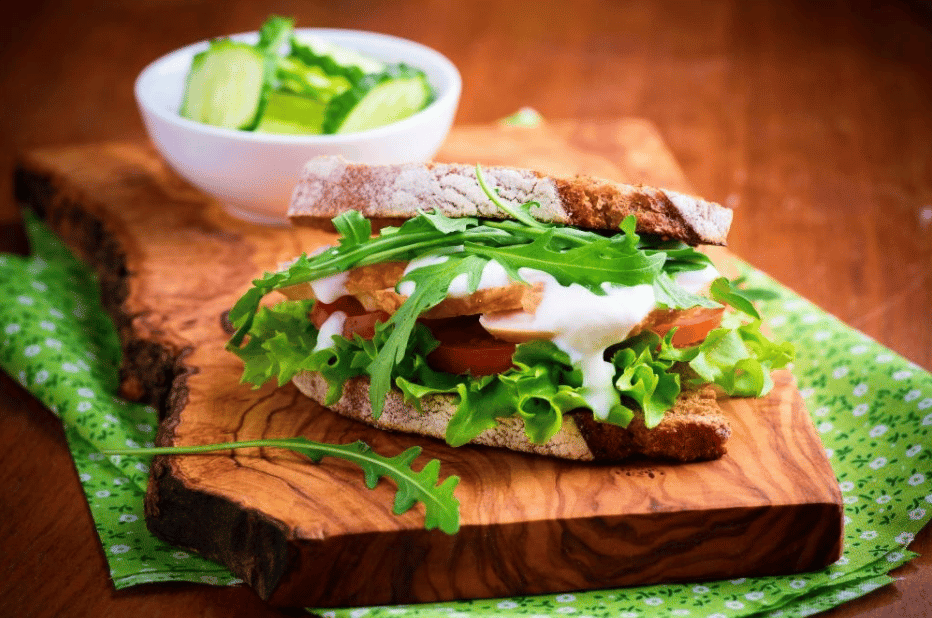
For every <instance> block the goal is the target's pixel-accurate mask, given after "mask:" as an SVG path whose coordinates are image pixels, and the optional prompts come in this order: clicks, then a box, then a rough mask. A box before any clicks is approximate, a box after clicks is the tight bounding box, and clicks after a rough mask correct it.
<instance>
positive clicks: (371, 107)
mask: <svg viewBox="0 0 932 618" xmlns="http://www.w3.org/2000/svg"><path fill="white" fill-rule="evenodd" d="M433 96H434V91H433V89H432V88H431V86H430V83H429V82H428V81H427V76H426V75H424V73H422V72H421V71H415V70H413V69H411V68H410V67H406V66H404V65H398V66H396V67H394V68H393V69H392V70H389V71H386V72H384V73H379V74H377V75H369V76H367V77H365V78H363V80H362V81H360V82H359V83H358V84H356V86H354V87H353V88H352V89H350V90H348V91H346V92H344V93H343V94H341V95H340V96H338V97H334V98H333V99H332V100H331V101H330V104H329V105H328V106H327V120H326V122H325V123H324V130H325V132H327V133H353V132H357V131H365V130H367V129H374V128H376V127H382V126H385V125H387V124H391V123H393V122H397V121H399V120H402V119H404V118H407V117H408V116H411V115H413V114H415V113H417V112H419V111H420V110H422V109H424V108H425V107H426V106H427V105H428V104H429V103H430V102H431V101H432V100H433Z"/></svg>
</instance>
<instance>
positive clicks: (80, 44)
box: [0, 0, 932, 617]
mask: <svg viewBox="0 0 932 618" xmlns="http://www.w3.org/2000/svg"><path fill="white" fill-rule="evenodd" d="M567 6H568V5H567V4H566V3H565V2H558V1H556V0H535V1H534V2H529V1H526V0H516V1H514V2H508V3H492V2H487V1H486V0H463V1H461V2H456V3H450V2H444V1H440V0H405V1H402V2H368V1H366V2H361V1H352V0H351V1H348V2H339V3H327V2H300V3H298V2H292V1H290V0H280V1H274V2H268V3H258V2H250V1H247V0H229V1H228V2H223V3H213V2H204V1H203V0H140V1H138V2H133V3H116V2H113V1H112V0H63V1H61V2H48V1H46V0H38V1H36V2H29V3H17V4H14V5H12V6H11V7H8V12H7V18H6V19H5V20H4V23H3V26H0V27H2V28H3V36H2V37H0V55H2V60H3V66H4V71H0V102H2V105H3V109H4V114H3V120H2V125H0V126H2V130H0V168H2V169H3V170H5V171H3V173H0V195H6V196H7V198H5V199H4V200H0V222H2V223H5V224H6V225H4V226H0V249H3V250H9V249H18V250H22V249H23V248H24V246H23V244H22V234H21V231H20V229H19V225H18V215H17V206H16V204H15V201H14V200H13V199H12V197H10V196H11V195H12V192H11V187H12V162H13V160H14V157H15V156H16V155H17V153H19V152H22V151H24V150H27V149H31V148H33V147H35V146H46V145H48V146H52V145H59V144H85V143H89V142H101V141H108V140H140V139H144V137H145V135H144V130H143V127H142V123H141V121H140V119H139V116H138V113H137V111H136V109H135V104H134V102H133V98H132V82H133V80H134V79H135V76H136V74H137V73H138V71H139V70H141V69H142V67H143V66H145V64H147V63H148V62H150V61H151V60H153V59H154V58H156V57H158V56H159V55H161V54H163V53H166V52H168V51H170V50H172V49H174V48H176V47H179V46H181V45H184V44H187V43H189V42H191V41H194V40H198V39H202V38H206V37H210V36H216V35H218V34H224V33H229V32H239V31H244V30H251V29H253V28H255V26H256V25H257V24H258V23H260V22H261V20H262V19H264V18H265V17H266V16H267V15H268V14H269V13H271V12H277V13H280V14H288V15H295V16H296V17H297V18H298V21H299V24H301V25H306V26H333V27H349V28H364V29H371V30H378V31H382V32H387V33H391V34H395V35H399V36H405V37H408V38H412V39H415V40H418V41H420V42H423V43H426V44H428V45H431V46H432V47H435V48H437V49H439V50H440V51H441V52H443V53H444V54H446V55H447V56H448V57H450V58H451V59H452V60H453V61H454V62H455V63H456V64H457V66H458V67H459V68H460V70H461V72H462V74H463V78H464V90H463V97H462V102H461V105H460V109H459V113H458V115H457V122H458V124H460V125H463V124H475V123H487V122H491V121H493V120H495V119H498V118H500V117H502V116H505V115H507V114H510V113H512V112H513V111H515V110H516V109H517V108H518V107H520V106H523V105H530V106H533V107H535V108H536V109H538V110H539V111H540V112H542V113H543V114H544V115H545V116H547V117H549V118H568V117H573V118H580V119H585V120H589V121H598V120H614V119H617V118H620V117H631V116H633V117H642V118H646V119H649V120H650V122H651V123H652V124H653V125H654V126H656V127H657V129H658V131H659V133H660V134H661V135H662V136H663V138H664V141H665V143H666V145H667V146H668V147H669V149H670V151H672V153H673V156H674V157H675V158H676V160H677V161H678V162H679V163H680V165H681V166H682V168H683V170H684V171H685V173H686V176H687V177H688V178H689V180H690V183H691V185H692V186H693V187H694V188H695V190H696V191H697V192H698V193H699V194H700V195H703V196H704V197H706V198H708V199H712V200H715V201H720V202H722V203H726V204H728V205H730V206H733V207H734V208H735V209H736V223H735V225H734V227H733V229H732V234H731V236H730V245H731V249H732V250H733V251H734V252H735V253H736V254H737V255H739V256H740V257H742V258H744V259H746V260H748V261H750V262H751V263H752V264H754V265H755V266H757V267H759V268H761V269H762V270H764V271H765V272H767V273H769V274H771V275H773V276H775V277H776V278H777V279H778V280H780V281H782V282H784V283H786V284H788V285H789V286H790V287H792V288H793V289H795V290H797V291H798V292H800V293H802V294H803V295H804V296H806V297H807V298H810V299H812V300H813V301H815V302H816V303H817V304H818V305H820V306H822V307H823V308H825V309H827V310H828V311H830V312H831V313H833V314H835V315H837V316H838V317H840V318H841V319H842V320H843V321H845V322H847V323H848V324H851V325H852V326H854V327H856V328H858V329H860V330H862V331H863V332H865V333H866V334H868V335H870V336H871V337H873V338H874V339H876V340H878V341H880V342H881V343H882V344H884V345H886V346H888V347H890V348H891V349H893V350H894V351H896V352H898V353H900V354H903V355H904V356H906V357H907V358H908V359H910V360H912V361H914V362H916V363H918V364H919V365H920V366H922V367H925V368H926V369H932V320H930V319H929V313H928V307H929V306H930V305H932V214H930V213H932V211H930V204H932V168H930V166H929V161H930V157H929V154H930V153H929V144H930V143H932V64H930V63H929V62H928V58H929V57H930V54H932V51H930V50H932V26H930V24H932V20H930V11H929V9H928V3H926V2H924V1H923V0H910V1H899V0H864V1H861V0H858V1H856V2H845V1H842V0H833V1H828V2H818V3H811V2H803V1H800V0H792V1H789V2H769V1H764V2H741V1H740V0H711V1H709V2H702V3H688V2H676V1H671V0H645V1H643V2H638V3H625V5H624V6H623V8H619V5H617V4H616V3H608V2H598V1H595V0H592V1H588V0H581V1H579V2H575V3H573V4H572V10H568V8H567ZM594 150H596V151H597V150H598V143H597V141H596V143H595V144H594ZM613 156H618V155H613ZM0 487H2V488H3V492H2V498H0V547H2V550H0V556H2V558H3V560H2V563H3V564H4V567H5V570H4V577H3V578H0V614H4V615H17V616H42V617H45V616H59V615H70V616H100V615H109V616H139V615H154V614H158V615H162V616H224V617H231V616H267V615H281V612H280V611H279V610H275V609H272V608H270V607H269V606H267V605H266V604H265V603H263V602H262V601H261V600H259V599H258V597H257V596H256V595H255V594H254V593H253V592H252V591H251V590H250V589H248V588H239V589H237V588H234V589H226V588H215V587H209V586H197V585H167V584H166V585H153V586H146V587H143V588H135V589H129V590H124V591H114V590H113V588H112V586H111V584H110V582H109V581H108V578H107V571H106V567H105V562H104V558H103V555H102V553H101V551H100V547H99V542H98V541H97V539H96V537H95V535H94V529H93V523H92V521H91V519H90V515H89V513H88V511H87V507H86V504H85V500H84V496H83V494H82V493H81V490H80V485H79V483H78V480H77V477H76V474H75V471H74V467H73V464H72V462H71V458H70V454H69V453H68V450H67V447H66V445H65V441H64V435H63V432H62V430H61V428H60V424H59V421H58V420H57V419H56V418H55V417H53V416H52V415H51V414H49V413H48V412H47V411H45V410H43V409H42V407H41V406H39V405H38V404H37V403H36V402H35V400H34V399H33V398H32V397H30V396H29V395H28V394H27V393H25V392H24V391H23V390H22V389H20V388H19V387H18V386H17V385H16V384H15V383H14V382H13V381H12V380H10V379H9V378H7V377H6V376H2V375H0ZM910 548H911V549H913V550H914V551H917V552H918V553H920V554H921V556H920V558H918V559H915V560H913V561H912V562H910V563H909V564H908V565H906V566H904V567H902V568H900V569H898V570H897V571H896V572H895V573H894V575H895V576H896V578H897V579H896V582H895V583H893V584H892V585H890V586H886V587H884V588H882V589H879V590H877V591H875V592H873V593H871V594H869V595H867V596H865V597H864V598H861V599H857V600H855V601H852V602H850V603H846V604H845V605H843V606H841V607H839V608H836V609H835V610H832V611H830V612H828V613H827V615H830V616H833V617H850V616H906V615H910V616H911V615H922V614H929V613H932V595H930V594H929V591H930V590H932V558H930V555H932V530H930V529H929V528H928V527H927V528H926V529H924V530H923V531H922V532H921V533H920V534H918V535H917V537H916V539H915V540H914V541H913V543H912V544H911V546H910Z"/></svg>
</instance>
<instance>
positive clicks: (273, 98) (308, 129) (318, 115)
mask: <svg viewBox="0 0 932 618" xmlns="http://www.w3.org/2000/svg"><path fill="white" fill-rule="evenodd" d="M326 107H327V104H326V103H324V102H322V101H318V100H315V99H311V98H308V97H303V96H301V95H297V94H292V93H289V92H281V91H274V92H270V93H269V95H268V98H267V99H266V103H265V109H264V110H263V112H262V118H261V119H260V120H259V124H258V126H256V129H255V130H256V132H257V133H281V134H285V135H320V134H321V133H323V125H324V110H325V109H326Z"/></svg>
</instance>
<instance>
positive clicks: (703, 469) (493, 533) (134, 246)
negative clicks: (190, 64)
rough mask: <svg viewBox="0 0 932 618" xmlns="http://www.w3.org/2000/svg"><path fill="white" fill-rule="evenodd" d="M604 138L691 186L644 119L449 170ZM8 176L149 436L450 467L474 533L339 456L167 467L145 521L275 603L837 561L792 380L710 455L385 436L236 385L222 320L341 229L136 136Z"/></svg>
mask: <svg viewBox="0 0 932 618" xmlns="http://www.w3.org/2000/svg"><path fill="white" fill-rule="evenodd" d="M593 130H597V131H598V132H599V134H600V136H601V140H602V142H603V143H609V142H612V141H614V142H615V144H614V145H613V146H611V147H608V148H607V149H606V150H608V151H612V150H626V151H627V152H629V153H638V154H639V157H640V159H643V160H650V159H648V157H650V156H651V155H657V156H656V158H654V159H652V160H651V165H652V166H653V168H654V169H657V170H658V178H662V179H667V180H670V181H671V182H672V184H674V185H675V186H677V187H679V188H683V187H685V185H686V182H685V179H684V178H683V177H682V173H681V172H680V170H679V168H678V166H677V165H676V163H675V162H674V161H673V159H672V158H671V157H670V156H669V155H668V154H665V153H664V152H663V151H664V148H663V143H662V141H661V140H660V139H659V137H658V135H657V133H656V131H655V130H653V129H652V128H651V127H650V125H649V123H646V122H644V121H638V120H622V121H618V122H616V123H601V124H599V125H597V126H594V127H587V126H586V125H585V123H580V122H578V121H571V122H549V123H546V124H544V125H542V126H540V127H537V128H533V129H530V128H510V127H500V126H491V127H465V128H463V129H455V130H454V132H453V134H452V135H451V139H450V142H449V146H447V147H446V148H445V149H444V150H443V151H442V152H441V153H440V155H438V158H439V159H441V160H447V161H459V162H462V161H469V158H470V156H471V155H473V154H476V153H477V151H478V150H479V149H480V147H481V146H483V145H484V146H486V147H488V146H492V147H491V148H488V150H490V151H494V152H496V153H497V154H496V157H507V159H503V160H500V161H495V160H489V159H488V157H483V159H484V160H482V161H481V162H482V163H499V162H504V161H510V162H511V164H513V165H522V166H527V165H530V164H532V163H539V164H541V165H544V164H545V163H546V158H547V157H550V160H551V161H553V163H552V164H551V165H550V166H544V167H543V169H549V168H550V167H551V166H559V167H561V168H563V171H564V172H566V171H569V170H570V169H571V168H572V167H573V166H578V168H579V169H578V170H577V171H586V170H588V169H590V167H587V166H592V167H596V166H597V164H596V163H595V162H594V161H592V159H593V155H591V154H590V155H589V158H588V159H587V158H585V157H584V160H583V161H577V160H576V158H577V156H578V155H577V154H576V153H579V152H587V151H588V149H587V148H585V143H586V140H585V136H586V135H588V134H590V133H591V131H593ZM577 135H578V136H582V137H581V138H580V139H581V143H580V142H578V141H577V138H576V136H577ZM499 144H501V148H499V147H498V145H499ZM523 148H526V149H527V150H528V151H530V152H531V153H533V154H532V156H533V161H527V160H525V159H524V157H523ZM632 156H634V155H633V154H632ZM601 168H602V169H600V172H604V175H605V176H608V177H611V178H617V179H619V180H622V181H629V182H630V181H633V180H635V177H637V176H638V175H642V176H643V178H640V179H639V180H643V181H645V182H651V183H652V184H656V183H654V182H653V179H652V178H651V177H650V170H649V169H644V170H637V169H635V170H634V171H633V172H631V173H629V172H628V171H627V170H626V169H625V168H624V167H621V166H619V165H618V164H612V163H610V161H609V160H608V159H602V161H601ZM17 178H18V182H17V185H16V191H17V195H18V196H19V198H20V199H21V200H22V201H23V203H25V204H28V205H30V206H32V207H33V208H34V209H35V210H36V211H37V212H39V213H40V215H41V216H42V217H43V218H44V219H45V220H46V221H47V222H48V223H49V224H50V225H51V227H52V228H53V229H54V230H55V231H56V232H58V233H59V234H60V235H61V236H62V237H63V238H64V239H65V240H66V242H67V243H68V244H69V245H70V246H72V247H74V248H75V250H76V251H77V252H78V253H79V255H81V256H82V257H83V259H85V260H86V261H87V262H88V263H89V264H91V265H92V266H93V267H94V268H95V270H96V271H97V272H98V275H99V278H100V279H101V280H102V281H104V282H105V290H106V291H105V298H106V299H107V302H108V304H109V306H108V310H110V311H111V312H112V313H113V315H114V316H115V318H116V321H117V323H118V324H120V325H121V338H122V340H123V342H124V349H125V354H124V358H125V359H126V366H125V367H124V368H123V379H124V382H128V383H130V384H132V385H134V388H139V387H141V391H140V392H139V393H138V396H140V398H142V399H145V400H148V401H152V402H153V403H155V404H156V405H158V406H159V407H160V408H161V409H162V411H163V414H164V418H163V422H162V425H161V427H160V430H159V436H158V439H157V443H158V444H159V445H163V446H171V445H192V444H211V443H216V442H223V441H227V440H252V439H259V438H270V437H292V436H304V437H307V438H309V439H311V440H315V441H322V442H329V443H348V442H352V441H355V440H360V439H361V440H363V441H365V442H366V443H367V444H369V445H370V446H372V447H373V448H374V449H375V450H376V451H377V452H380V453H383V454H386V455H395V454H397V453H399V452H401V451H402V450H405V449H407V448H409V447H411V446H415V445H423V446H424V456H425V458H431V459H433V458H436V459H439V460H440V461H441V462H442V464H443V466H444V474H455V475H457V476H459V477H460V479H461V481H460V484H459V486H458V488H457V497H458V498H459V500H460V502H461V504H462V511H461V524H462V529H461V531H460V533H459V534H457V535H455V536H447V535H444V534H442V533H440V532H439V531H433V532H427V531H424V530H423V525H422V518H423V512H422V510H421V509H414V510H412V511H410V512H409V513H407V514H406V515H404V516H402V517H398V516H396V515H394V514H392V512H391V507H392V503H393V495H392V494H393V489H392V487H390V486H389V484H388V483H383V484H382V485H380V486H379V487H377V488H376V490H375V491H369V490H367V489H366V488H365V487H364V486H363V485H362V484H361V475H360V473H359V471H357V470H355V469H353V468H352V467H350V466H346V465H340V464H339V463H337V464H335V465H333V464H331V463H330V462H328V464H327V465H321V466H315V465H313V464H310V463H309V462H307V461H306V460H304V459H303V458H301V457H298V456H295V455H293V454H286V453H281V452H269V451H268V450H261V451H258V452H257V451H256V450H254V451H251V452H250V451H237V452H235V453H233V454H231V455H228V456H218V455H208V456H199V457H191V456H185V457H159V458H157V459H156V461H155V462H154V464H153V472H152V479H151V480H150V484H149V491H148V494H147V498H146V516H147V524H148V526H149V528H150V529H151V530H152V531H153V532H155V533H156V534H157V535H158V536H160V537H162V538H163V539H165V540H167V541H169V542H171V543H173V544H175V545H179V546H181V547H184V548H186V549H191V550H195V551H197V552H199V553H201V554H203V555H206V556H208V557H210V558H212V559H214V560H217V561H220V562H221V563H223V564H225V565H227V566H228V567H229V568H230V569H231V570H233V571H234V573H236V574H237V575H238V576H239V577H240V578H242V579H243V580H244V581H246V582H247V583H248V584H250V585H251V586H252V587H253V588H255V589H256V591H257V592H258V593H259V595H260V596H261V597H263V598H265V599H269V600H271V601H272V602H273V603H275V604H280V605H288V606H312V607H320V606H324V607H326V606H346V605H381V604H388V603H414V602H429V601H444V600H453V599H461V598H486V597H499V596H511V595H516V594H537V593H546V592H565V591H570V590H581V589H590V588H605V587H609V586H624V585H640V584H648V583H657V582H665V581H694V580H702V579H722V578H735V577H743V576H751V575H763V574H778V573H792V572H798V571H805V570H814V569H817V568H821V567H823V566H825V565H827V564H829V563H831V562H833V561H834V560H836V559H837V558H838V557H839V556H840V552H841V534H842V527H843V526H842V510H843V508H842V502H841V494H840V492H839V491H838V488H837V484H836V481H835V478H834V474H833V472H832V470H831V467H830V465H829V463H828V460H827V459H826V457H825V454H824V451H823V448H822V447H821V443H820V441H819V439H818V437H817V434H816V433H815V429H814V427H813V425H812V422H811V420H810V419H809V415H808V413H807V412H806V410H805V408H804V406H803V404H802V400H801V398H800V396H799V394H798V392H797V391H796V388H795V382H794V381H793V379H792V376H791V375H789V374H788V373H787V372H780V373H779V375H778V377H777V379H776V382H777V386H776V388H775V389H774V392H773V393H772V394H771V396H770V397H769V398H767V399H762V400H733V401H727V402H725V403H723V408H724V412H725V414H726V416H727V417H728V418H729V421H730V423H731V424H732V427H733V437H732V439H731V440H730V441H729V443H728V453H727V454H726V455H725V457H723V458H722V459H721V460H718V461H714V462H704V463H700V464H690V465H682V464H669V463H663V462H639V463H634V464H628V465H622V466H617V465H585V464H578V463H573V462H563V461H555V460H552V459H547V458H542V457H535V456H526V455H522V454H516V453H509V452H504V451H501V450H498V449H487V448H460V449H451V448H449V447H447V446H446V445H444V444H442V443H440V442H437V441H431V440H426V439H424V438H419V437H416V436H403V435H397V434H390V433H387V432H383V431H379V430H375V429H372V428H369V427H366V426H363V425H361V424H359V423H356V422H353V421H350V420H347V419H345V418H343V417H340V416H338V415H336V414H333V413H331V412H329V411H328V410H326V409H324V408H321V407H320V406H318V405H316V404H315V403H313V402H311V401H309V400H307V399H306V398H305V397H303V396H302V395H301V394H300V393H298V392H297V390H296V389H295V388H294V387H293V386H291V385H288V386H286V387H284V388H277V387H276V386H275V385H274V384H269V385H267V386H266V387H263V388H262V389H259V390H253V389H250V388H249V387H247V386H244V385H241V384H240V374H241V372H242V364H241V362H240V361H239V359H237V358H236V357H235V356H233V355H231V354H229V353H228V352H226V351H225V350H224V344H225V342H226V340H227V338H228V336H229V334H228V331H226V330H225V329H224V324H223V316H224V313H225V312H226V311H227V310H228V309H229V308H230V307H231V306H232V304H233V303H234V302H235V300H236V298H238V297H239V296H240V295H241V294H242V292H243V291H244V290H245V289H246V288H247V287H248V286H249V282H250V281H251V280H252V279H254V278H255V277H256V276H257V275H258V273H261V272H265V271H267V270H271V269H274V268H275V267H276V265H277V264H279V263H281V262H283V261H285V260H287V259H289V258H291V257H294V256H295V255H297V254H299V253H301V252H304V251H310V250H313V249H315V248H317V247H318V246H320V245H323V244H327V243H330V242H332V241H333V236H330V235H327V234H324V233H322V232H316V231H313V230H306V229H288V228H277V229H270V228H261V227H256V226H252V225H249V224H245V223H242V222H239V221H236V220H234V219H232V218H230V217H229V216H227V215H225V214H224V213H223V212H222V211H221V209H220V208H219V205H218V204H217V203H216V202H214V201H211V200H210V199H208V198H206V197H203V196H200V195H198V194H197V193H196V192H194V191H193V190H192V189H190V188H188V187H187V186H186V185H185V184H184V183H183V182H181V181H179V180H178V178H177V177H176V176H175V175H174V174H173V173H172V172H171V171H170V170H169V169H168V168H167V166H165V165H164V163H163V161H162V160H161V159H160V158H159V157H158V156H157V155H156V154H154V153H153V152H152V151H151V150H150V149H149V148H148V147H146V146H141V145H136V144H131V143H130V144H103V145H98V146H87V147H76V148H67V149H46V150H42V151H35V152H31V153H28V154H27V155H25V156H24V157H23V160H22V163H21V165H20V167H19V168H18V172H17ZM179 263H181V264H185V265H187V266H186V267H185V268H184V270H183V272H182V271H179V268H178V264H179ZM139 350H157V353H153V354H142V355H140V354H139ZM164 374H169V375H170V374H174V377H173V379H172V388H171V390H170V391H169V392H168V393H167V394H166V393H164V392H163V389H162V383H161V382H162V381H161V379H158V380H156V381H155V383H154V384H153V381H152V376H158V377H159V378H161V376H162V375H164ZM150 384H153V385H154V387H155V388H154V389H153V388H150V387H149V385H150ZM398 547H404V548H405V550H404V551H398V550H397V548H398Z"/></svg>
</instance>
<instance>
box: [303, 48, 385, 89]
mask: <svg viewBox="0 0 932 618" xmlns="http://www.w3.org/2000/svg"><path fill="white" fill-rule="evenodd" d="M291 55H292V56H294V57H295V58H297V59H299V60H301V61H302V62H303V63H305V64H307V65H309V66H319V67H320V68H322V69H323V70H324V71H325V72H326V73H328V74H329V75H343V76H344V77H346V78H348V79H349V80H350V81H352V82H355V81H358V80H360V79H362V77H363V76H365V75H369V74H372V73H381V72H383V71H384V70H385V69H386V66H385V63H384V62H382V61H380V60H377V59H375V58H373V57H372V56H367V55H366V54H363V53H360V52H358V51H356V50H354V49H348V48H346V47H341V46H340V45H336V44H334V43H330V42H329V41H324V40H323V39H319V38H317V37H302V38H301V39H298V38H296V37H292V38H291Z"/></svg>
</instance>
